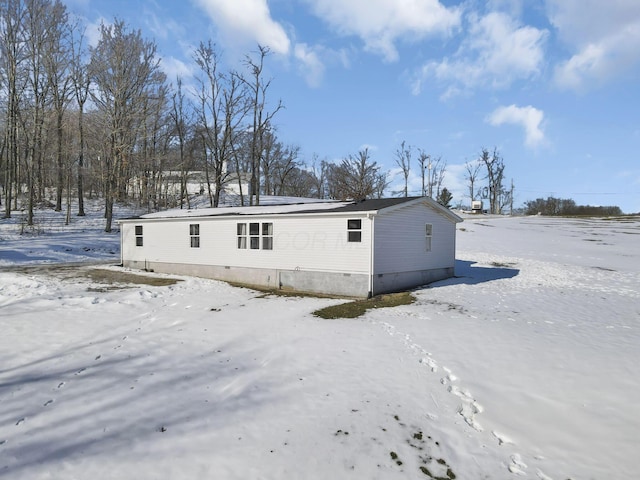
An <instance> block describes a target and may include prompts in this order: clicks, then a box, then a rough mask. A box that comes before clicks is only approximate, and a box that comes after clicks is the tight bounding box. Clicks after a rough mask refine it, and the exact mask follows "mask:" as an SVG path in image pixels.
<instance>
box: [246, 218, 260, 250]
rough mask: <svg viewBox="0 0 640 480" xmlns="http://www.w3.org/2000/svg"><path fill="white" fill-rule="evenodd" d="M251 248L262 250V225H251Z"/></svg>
mask: <svg viewBox="0 0 640 480" xmlns="http://www.w3.org/2000/svg"><path fill="white" fill-rule="evenodd" d="M249 248H251V250H258V249H259V248H260V224H259V223H250V224H249Z"/></svg>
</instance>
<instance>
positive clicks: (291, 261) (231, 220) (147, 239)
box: [119, 197, 462, 297]
mask: <svg viewBox="0 0 640 480" xmlns="http://www.w3.org/2000/svg"><path fill="white" fill-rule="evenodd" d="M461 221H462V219H461V218H460V217H458V216H457V215H456V214H454V213H453V212H451V211H450V210H449V209H447V208H445V207H443V206H441V205H440V204H438V203H437V202H435V201H434V200H432V199H430V198H427V197H412V198H391V199H380V200H364V201H360V202H329V201H324V202H323V201H318V202H315V203H297V204H288V205H266V206H253V207H220V208H211V209H199V210H174V211H167V212H160V213H153V214H148V215H143V216H142V217H140V218H131V219H125V220H120V221H119V223H120V227H121V255H122V264H123V266H124V267H128V268H136V269H145V270H151V271H156V272H163V273H173V274H182V275H193V276H200V277H206V278H214V279H219V280H225V281H229V282H236V283H241V284H245V285H249V286H251V285H253V286H260V287H268V288H273V289H290V290H297V291H305V292H315V293H326V294H333V295H342V296H349V297H369V296H373V295H378V294H380V293H386V292H393V291H400V290H405V289H408V288H411V287H416V286H419V285H424V284H427V283H430V282H434V281H437V280H442V279H444V278H448V277H451V276H453V275H454V265H455V241H456V223H458V222H461Z"/></svg>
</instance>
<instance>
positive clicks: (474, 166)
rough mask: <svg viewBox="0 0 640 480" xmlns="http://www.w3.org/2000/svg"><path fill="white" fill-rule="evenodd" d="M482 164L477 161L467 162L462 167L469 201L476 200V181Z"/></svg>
mask: <svg viewBox="0 0 640 480" xmlns="http://www.w3.org/2000/svg"><path fill="white" fill-rule="evenodd" d="M481 167H482V164H481V163H480V162H478V161H477V160H476V161H475V162H467V163H465V165H464V168H465V171H466V175H465V177H464V178H465V180H467V182H468V185H469V198H470V200H471V201H474V200H475V199H476V190H475V187H476V182H477V181H478V175H480V168H481Z"/></svg>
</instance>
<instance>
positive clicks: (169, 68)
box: [160, 57, 193, 81]
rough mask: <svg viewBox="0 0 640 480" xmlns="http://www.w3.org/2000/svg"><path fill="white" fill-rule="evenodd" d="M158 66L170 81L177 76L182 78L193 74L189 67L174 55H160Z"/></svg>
mask: <svg viewBox="0 0 640 480" xmlns="http://www.w3.org/2000/svg"><path fill="white" fill-rule="evenodd" d="M160 68H161V69H162V71H163V72H164V73H165V74H166V75H167V78H168V79H169V80H170V81H174V80H175V79H176V78H177V77H181V78H183V79H184V78H189V77H191V76H192V75H193V72H192V70H191V67H189V65H187V64H186V63H184V62H183V61H182V60H179V59H177V58H175V57H162V61H161V62H160Z"/></svg>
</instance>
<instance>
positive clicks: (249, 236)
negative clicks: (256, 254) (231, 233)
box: [237, 222, 273, 250]
mask: <svg viewBox="0 0 640 480" xmlns="http://www.w3.org/2000/svg"><path fill="white" fill-rule="evenodd" d="M237 225H238V232H237V233H238V248H241V249H246V248H247V246H248V248H250V249H251V250H260V249H262V250H273V223H266V222H265V223H262V224H260V223H258V222H252V223H249V228H248V229H247V224H246V223H238V224H237ZM247 240H248V241H247Z"/></svg>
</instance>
